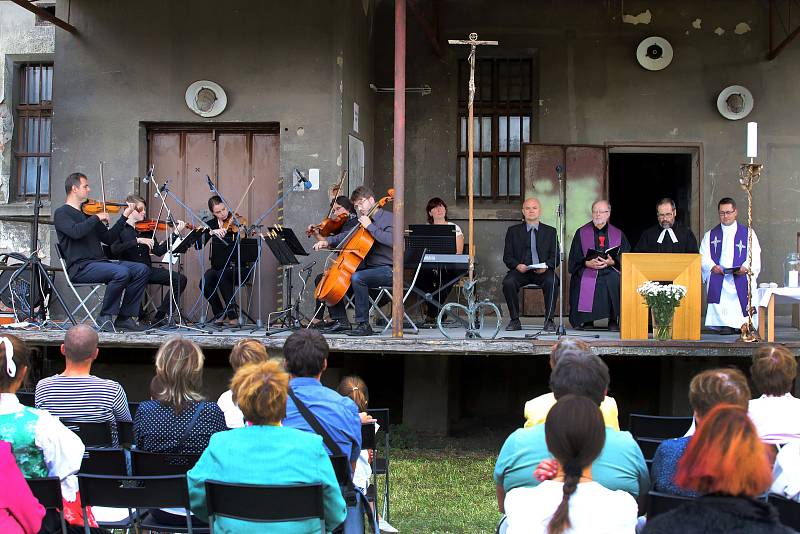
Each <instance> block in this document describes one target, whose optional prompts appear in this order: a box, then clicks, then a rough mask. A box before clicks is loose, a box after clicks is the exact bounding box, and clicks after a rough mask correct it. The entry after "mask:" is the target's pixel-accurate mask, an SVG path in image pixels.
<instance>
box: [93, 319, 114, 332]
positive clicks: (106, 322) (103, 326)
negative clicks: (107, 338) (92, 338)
mask: <svg viewBox="0 0 800 534" xmlns="http://www.w3.org/2000/svg"><path fill="white" fill-rule="evenodd" d="M97 327H98V329H99V330H100V331H101V332H115V330H114V318H113V317H111V316H110V315H98V316H97Z"/></svg>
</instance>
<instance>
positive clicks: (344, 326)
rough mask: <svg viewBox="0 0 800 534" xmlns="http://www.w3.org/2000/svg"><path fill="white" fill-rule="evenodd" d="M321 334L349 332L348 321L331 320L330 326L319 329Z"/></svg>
mask: <svg viewBox="0 0 800 534" xmlns="http://www.w3.org/2000/svg"><path fill="white" fill-rule="evenodd" d="M320 331H321V332H322V333H323V334H338V333H340V332H350V323H348V322H347V321H333V322H332V323H331V325H330V326H327V327H325V328H323V329H322V330H320Z"/></svg>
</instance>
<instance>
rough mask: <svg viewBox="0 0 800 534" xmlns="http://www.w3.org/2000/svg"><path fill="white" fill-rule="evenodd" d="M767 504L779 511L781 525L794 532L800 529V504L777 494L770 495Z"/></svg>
mask: <svg viewBox="0 0 800 534" xmlns="http://www.w3.org/2000/svg"><path fill="white" fill-rule="evenodd" d="M767 502H768V503H770V504H771V505H772V506H774V507H775V509H776V510H777V511H778V516H779V517H780V518H781V523H783V524H784V525H785V526H787V527H789V528H793V529H794V530H797V529H800V503H798V502H797V501H793V500H791V499H787V498H786V497H784V496H782V495H777V494H775V493H770V494H769V497H768V498H767Z"/></svg>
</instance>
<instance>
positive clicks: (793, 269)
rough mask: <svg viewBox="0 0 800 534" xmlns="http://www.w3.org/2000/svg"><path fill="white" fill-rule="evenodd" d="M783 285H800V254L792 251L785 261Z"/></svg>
mask: <svg viewBox="0 0 800 534" xmlns="http://www.w3.org/2000/svg"><path fill="white" fill-rule="evenodd" d="M783 286H784V287H800V254H798V253H797V252H790V253H789V254H788V255H787V256H786V260H785V261H784V262H783Z"/></svg>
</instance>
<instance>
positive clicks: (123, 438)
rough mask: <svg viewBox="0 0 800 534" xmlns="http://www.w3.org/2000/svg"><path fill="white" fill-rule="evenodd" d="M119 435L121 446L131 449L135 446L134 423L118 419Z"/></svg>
mask: <svg viewBox="0 0 800 534" xmlns="http://www.w3.org/2000/svg"><path fill="white" fill-rule="evenodd" d="M117 436H118V437H119V446H120V447H124V448H126V449H130V448H131V447H132V446H133V423H132V422H131V421H117Z"/></svg>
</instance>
